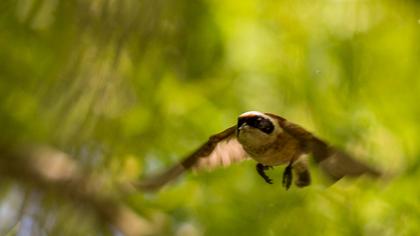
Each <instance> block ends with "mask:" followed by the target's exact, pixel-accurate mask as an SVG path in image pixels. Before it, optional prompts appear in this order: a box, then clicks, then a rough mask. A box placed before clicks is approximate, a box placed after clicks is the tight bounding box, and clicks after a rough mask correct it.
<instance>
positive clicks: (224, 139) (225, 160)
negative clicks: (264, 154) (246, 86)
mask: <svg viewBox="0 0 420 236" xmlns="http://www.w3.org/2000/svg"><path fill="white" fill-rule="evenodd" d="M245 159H247V154H246V152H245V151H244V149H243V148H242V145H241V144H240V143H239V142H238V140H237V139H236V126H233V127H230V128H228V129H226V130H224V131H222V132H220V133H218V134H215V135H213V136H211V137H210V138H209V140H208V141H207V142H206V143H204V144H203V145H201V146H200V147H199V148H198V149H197V150H196V151H195V152H193V153H192V154H191V155H189V156H187V157H186V158H184V160H183V161H181V162H180V163H178V164H176V165H175V166H173V167H172V168H170V169H168V170H166V171H164V172H163V173H161V174H158V175H157V176H154V177H152V178H149V179H146V180H144V181H141V182H139V183H137V184H136V186H137V187H139V188H140V189H142V190H149V191H150V190H157V189H159V188H160V187H162V186H163V185H165V184H166V183H167V182H169V181H170V180H172V179H175V178H176V177H178V176H179V175H181V174H182V173H183V172H185V171H186V170H188V169H195V170H203V169H207V170H212V169H214V168H217V167H220V166H228V165H230V164H232V163H234V162H239V161H242V160H245Z"/></svg>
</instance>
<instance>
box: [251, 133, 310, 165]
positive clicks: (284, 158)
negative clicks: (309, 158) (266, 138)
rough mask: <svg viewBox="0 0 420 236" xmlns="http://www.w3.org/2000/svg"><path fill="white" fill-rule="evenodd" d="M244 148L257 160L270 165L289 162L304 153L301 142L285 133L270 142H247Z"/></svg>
mask: <svg viewBox="0 0 420 236" xmlns="http://www.w3.org/2000/svg"><path fill="white" fill-rule="evenodd" d="M254 144H255V143H254ZM243 148H244V150H245V151H246V152H247V153H248V154H249V155H250V157H251V158H253V159H254V160H255V161H257V162H258V163H261V164H263V165H269V166H276V165H282V164H286V163H289V162H290V161H291V160H293V159H296V158H297V157H298V156H299V155H300V154H301V153H302V149H301V147H300V144H299V142H298V141H297V140H296V139H294V138H291V137H287V136H285V135H281V136H279V137H278V138H277V139H276V140H275V141H274V142H272V143H268V144H261V143H260V144H258V145H253V144H252V143H245V144H243Z"/></svg>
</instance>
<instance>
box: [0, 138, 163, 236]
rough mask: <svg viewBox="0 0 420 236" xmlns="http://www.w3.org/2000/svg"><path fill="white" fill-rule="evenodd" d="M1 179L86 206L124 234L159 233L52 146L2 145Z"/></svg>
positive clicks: (0, 152) (0, 148)
mask: <svg viewBox="0 0 420 236" xmlns="http://www.w3.org/2000/svg"><path fill="white" fill-rule="evenodd" d="M0 177H1V178H2V179H3V178H10V179H12V180H15V181H18V182H20V183H21V184H23V185H26V186H27V187H36V188H38V189H39V190H41V191H43V192H47V193H50V194H52V195H56V196H58V197H60V198H64V199H66V200H68V201H70V202H73V203H75V204H76V205H80V204H83V205H85V206H88V207H89V208H90V210H92V211H93V212H94V213H95V214H96V216H97V218H98V219H99V220H100V221H103V222H104V223H107V224H110V225H111V226H113V227H115V228H117V229H118V230H120V231H121V232H122V233H124V235H130V236H131V235H151V234H156V233H157V230H158V227H157V226H156V225H154V224H152V223H151V222H149V221H148V220H146V219H144V218H142V217H140V216H138V215H137V214H136V213H134V212H133V211H132V210H130V209H129V208H128V207H127V206H125V205H124V204H123V203H122V201H120V200H119V199H118V197H117V195H116V194H111V193H110V192H107V191H105V190H103V189H101V187H100V186H101V183H102V182H103V181H102V180H103V179H102V178H101V177H100V176H92V175H90V174H89V173H85V172H84V171H83V170H82V168H81V167H80V166H79V165H78V164H77V162H76V161H74V160H73V159H72V158H71V157H70V156H68V155H67V154H66V153H63V152H61V151H59V150H56V149H53V148H49V147H19V148H11V147H4V146H0Z"/></svg>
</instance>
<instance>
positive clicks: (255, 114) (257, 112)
mask: <svg viewBox="0 0 420 236" xmlns="http://www.w3.org/2000/svg"><path fill="white" fill-rule="evenodd" d="M247 116H263V117H267V116H266V115H265V114H264V113H262V112H259V111H247V112H245V113H242V114H241V115H240V116H239V117H247Z"/></svg>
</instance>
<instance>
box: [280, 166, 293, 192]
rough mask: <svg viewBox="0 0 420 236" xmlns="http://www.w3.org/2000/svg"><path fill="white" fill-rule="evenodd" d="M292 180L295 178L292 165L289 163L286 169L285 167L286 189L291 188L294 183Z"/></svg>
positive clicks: (284, 184) (284, 181) (284, 180)
mask: <svg viewBox="0 0 420 236" xmlns="http://www.w3.org/2000/svg"><path fill="white" fill-rule="evenodd" d="M292 180H293V174H292V166H291V165H288V166H287V167H286V169H284V172H283V181H282V183H283V187H285V188H286V190H288V189H289V188H290V185H291V184H292Z"/></svg>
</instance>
